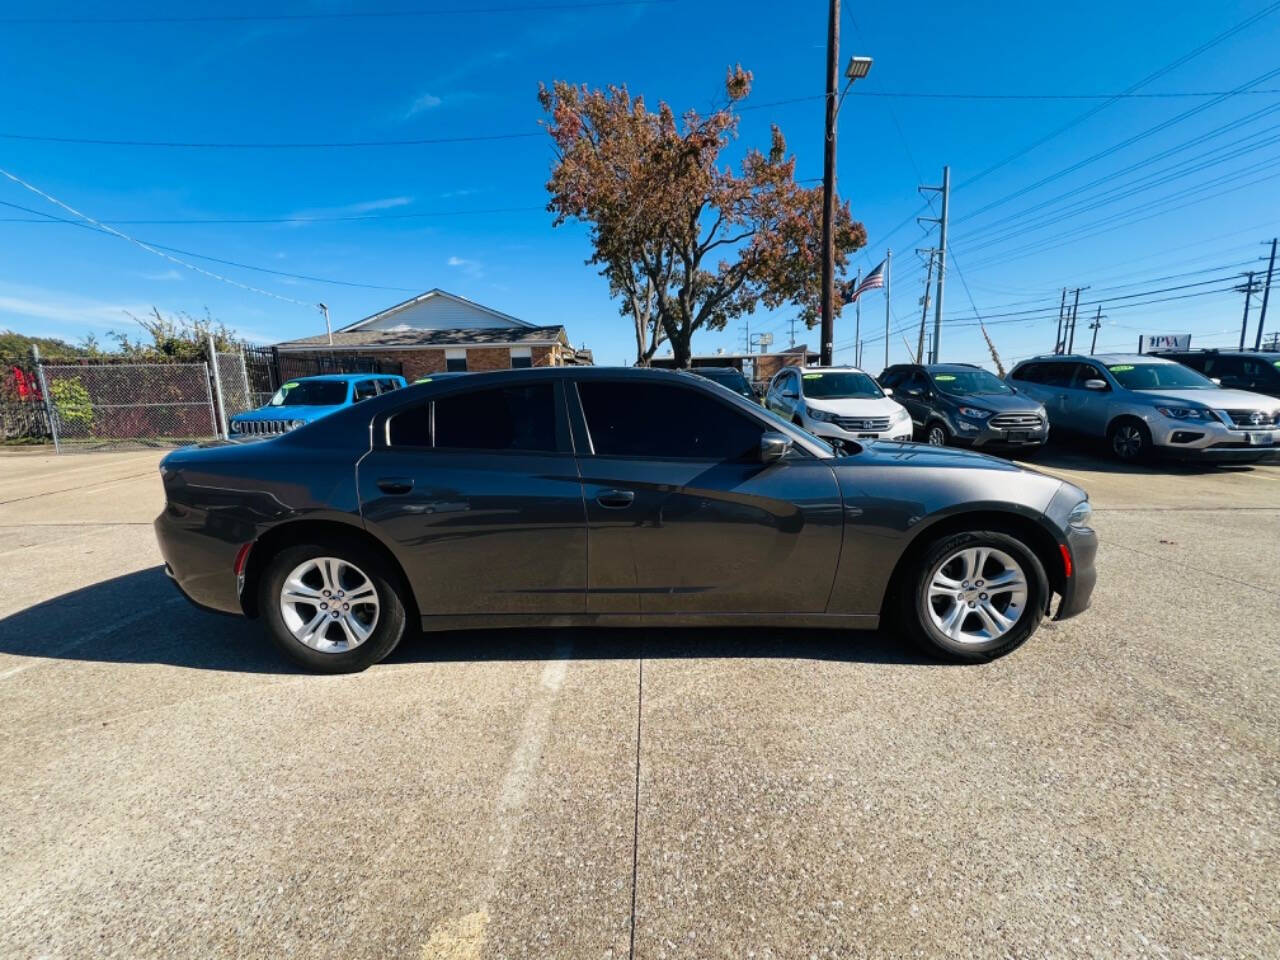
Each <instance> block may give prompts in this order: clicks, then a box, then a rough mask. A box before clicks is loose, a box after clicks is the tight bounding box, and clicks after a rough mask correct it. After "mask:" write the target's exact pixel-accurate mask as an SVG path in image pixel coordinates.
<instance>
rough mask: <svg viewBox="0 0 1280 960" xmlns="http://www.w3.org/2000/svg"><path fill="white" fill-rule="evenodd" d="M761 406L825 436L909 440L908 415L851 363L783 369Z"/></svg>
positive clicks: (872, 379) (852, 439)
mask: <svg viewBox="0 0 1280 960" xmlns="http://www.w3.org/2000/svg"><path fill="white" fill-rule="evenodd" d="M764 404H765V406H766V407H768V408H769V409H770V410H772V411H773V412H774V413H776V414H778V416H780V417H785V418H786V419H788V420H791V421H793V422H795V423H797V424H799V425H800V426H802V427H804V429H806V430H808V431H809V432H810V433H812V434H816V435H817V436H819V437H822V438H823V439H825V440H851V441H855V442H856V441H858V440H910V439H912V429H911V415H910V414H909V413H907V411H906V410H905V409H904V408H903V406H902V405H901V404H899V403H896V402H894V401H893V400H891V399H889V395H888V392H886V391H885V390H882V389H881V388H880V385H879V384H878V383H876V381H875V379H874V378H873V377H871V376H870V375H869V374H867V373H864V372H863V371H861V370H859V369H858V368H857V367H784V368H783V369H782V370H779V371H778V373H777V374H775V375H774V378H773V380H771V381H770V382H769V390H768V392H767V393H766V394H765V399H764Z"/></svg>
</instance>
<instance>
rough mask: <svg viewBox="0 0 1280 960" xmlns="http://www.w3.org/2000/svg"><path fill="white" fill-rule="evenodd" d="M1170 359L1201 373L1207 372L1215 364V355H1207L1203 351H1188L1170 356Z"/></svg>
mask: <svg viewBox="0 0 1280 960" xmlns="http://www.w3.org/2000/svg"><path fill="white" fill-rule="evenodd" d="M1171 359H1173V360H1177V361H1178V362H1179V363H1182V364H1185V365H1187V366H1188V367H1190V368H1191V369H1192V370H1199V371H1200V372H1201V373H1209V372H1210V370H1212V369H1214V368H1215V367H1216V364H1217V360H1218V358H1217V357H1212V356H1207V355H1205V354H1203V353H1188V354H1184V355H1182V356H1172V355H1171Z"/></svg>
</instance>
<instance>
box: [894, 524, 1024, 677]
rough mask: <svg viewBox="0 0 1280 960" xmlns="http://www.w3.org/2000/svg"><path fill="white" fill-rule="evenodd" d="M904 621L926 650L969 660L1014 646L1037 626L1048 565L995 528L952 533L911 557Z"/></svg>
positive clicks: (904, 595)
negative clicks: (1045, 565)
mask: <svg viewBox="0 0 1280 960" xmlns="http://www.w3.org/2000/svg"><path fill="white" fill-rule="evenodd" d="M905 586H906V589H904V590H903V591H902V596H901V601H902V609H901V611H900V613H901V617H902V623H903V626H904V628H905V629H906V631H907V633H908V635H909V636H911V638H912V639H914V640H915V641H916V642H917V644H919V645H920V646H922V647H924V648H925V649H926V650H928V651H930V652H932V653H935V654H941V655H943V656H945V657H947V658H950V659H955V660H966V661H985V660H994V659H995V658H997V657H1002V656H1004V655H1005V654H1006V653H1009V652H1011V651H1013V650H1016V649H1017V648H1018V647H1020V646H1021V645H1022V644H1024V643H1025V642H1026V641H1027V640H1028V638H1030V636H1031V635H1032V634H1033V633H1035V632H1036V629H1037V628H1038V627H1039V626H1040V621H1041V620H1042V619H1043V618H1044V610H1045V606H1046V602H1047V600H1048V598H1049V583H1048V578H1047V577H1046V575H1045V572H1044V565H1043V564H1042V563H1041V562H1040V560H1039V558H1038V557H1037V556H1036V554H1035V551H1034V550H1032V549H1031V548H1030V547H1028V546H1027V545H1026V544H1024V543H1023V542H1022V541H1021V540H1019V539H1017V538H1016V537H1014V536H1011V535H1009V534H1006V533H1000V532H997V531H993V530H974V531H969V532H965V533H957V534H952V535H949V536H946V537H943V538H941V539H939V540H938V541H936V542H934V543H932V544H930V545H929V546H928V547H927V548H926V549H925V550H924V551H923V552H922V553H921V554H920V555H919V556H917V557H916V558H915V560H914V561H913V565H912V567H911V568H910V570H909V571H908V576H907V578H906V582H905Z"/></svg>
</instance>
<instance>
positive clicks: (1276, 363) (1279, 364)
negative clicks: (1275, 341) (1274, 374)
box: [1271, 360, 1280, 367]
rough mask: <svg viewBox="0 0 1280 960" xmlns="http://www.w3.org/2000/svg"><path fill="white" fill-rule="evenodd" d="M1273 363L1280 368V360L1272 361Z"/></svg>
mask: <svg viewBox="0 0 1280 960" xmlns="http://www.w3.org/2000/svg"><path fill="white" fill-rule="evenodd" d="M1271 362H1272V363H1273V364H1274V365H1275V366H1277V367H1280V360H1272V361H1271Z"/></svg>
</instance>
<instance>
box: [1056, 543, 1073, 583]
mask: <svg viewBox="0 0 1280 960" xmlns="http://www.w3.org/2000/svg"><path fill="white" fill-rule="evenodd" d="M1058 550H1059V552H1061V554H1062V572H1063V574H1064V575H1065V576H1066V578H1067V579H1068V580H1070V579H1071V550H1070V548H1069V547H1068V546H1067V545H1066V544H1065V543H1060V544H1058Z"/></svg>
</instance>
